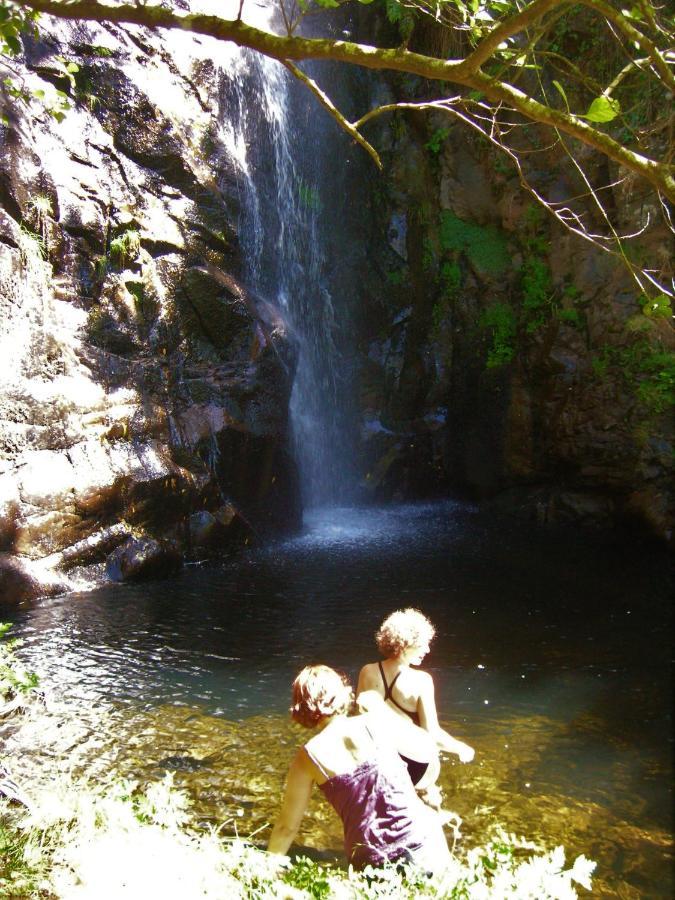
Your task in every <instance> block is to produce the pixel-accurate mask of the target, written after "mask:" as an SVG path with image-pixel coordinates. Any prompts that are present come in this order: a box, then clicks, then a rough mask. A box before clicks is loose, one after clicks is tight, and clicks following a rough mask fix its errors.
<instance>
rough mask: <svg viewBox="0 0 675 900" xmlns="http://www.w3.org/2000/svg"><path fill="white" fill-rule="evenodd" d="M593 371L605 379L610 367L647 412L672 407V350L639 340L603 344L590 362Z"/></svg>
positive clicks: (674, 400)
mask: <svg viewBox="0 0 675 900" xmlns="http://www.w3.org/2000/svg"><path fill="white" fill-rule="evenodd" d="M591 366H592V369H593V373H594V374H595V375H596V376H597V377H598V378H605V377H606V376H607V374H608V372H609V371H610V369H615V370H616V371H617V374H618V375H619V376H620V377H621V378H622V379H623V380H624V382H625V383H626V384H627V385H628V386H629V387H630V388H631V389H632V390H633V391H634V393H635V395H636V396H637V398H638V399H639V401H640V403H641V404H642V405H643V406H644V407H645V409H646V411H647V413H648V414H649V415H658V414H660V413H664V412H667V411H668V410H669V409H670V408H671V407H672V406H675V353H674V352H673V351H672V350H666V349H664V348H661V347H655V346H653V345H652V344H650V343H649V341H647V340H645V339H642V340H639V341H636V343H634V344H632V345H631V346H629V347H603V348H602V350H601V352H600V354H599V355H598V356H596V357H594V358H593V359H592V361H591Z"/></svg>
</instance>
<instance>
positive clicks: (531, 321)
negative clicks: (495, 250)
mask: <svg viewBox="0 0 675 900" xmlns="http://www.w3.org/2000/svg"><path fill="white" fill-rule="evenodd" d="M521 286H522V310H523V314H524V318H525V329H526V331H527V332H528V333H530V334H532V332H534V331H537V330H538V329H539V328H541V327H542V325H544V324H545V323H546V321H547V320H548V318H549V316H550V313H551V310H552V304H553V286H552V284H551V270H550V269H549V267H548V265H547V264H546V262H544V260H543V259H541V258H540V257H539V256H534V255H532V256H528V257H526V259H525V261H524V263H523V267H522V278H521Z"/></svg>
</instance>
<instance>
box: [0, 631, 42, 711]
mask: <svg viewBox="0 0 675 900" xmlns="http://www.w3.org/2000/svg"><path fill="white" fill-rule="evenodd" d="M11 628H12V625H11V623H10V622H0V641H2V643H0V699H1V700H5V701H6V700H9V699H11V698H12V697H13V696H15V695H16V694H17V693H24V694H25V693H27V692H29V691H32V690H34V689H35V688H36V687H37V685H38V677H37V675H35V673H34V672H27V671H26V670H25V669H24V667H23V666H22V665H21V663H20V662H19V660H18V659H17V657H16V654H15V652H14V651H15V650H16V649H17V647H20V646H21V642H20V641H19V640H17V639H16V638H15V639H11V640H6V638H7V634H8V632H9V631H10V630H11Z"/></svg>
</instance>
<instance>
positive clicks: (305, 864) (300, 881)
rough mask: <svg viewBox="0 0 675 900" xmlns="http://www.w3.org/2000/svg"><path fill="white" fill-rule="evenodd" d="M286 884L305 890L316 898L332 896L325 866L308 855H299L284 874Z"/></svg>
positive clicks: (317, 899) (319, 899) (318, 899)
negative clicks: (313, 860)
mask: <svg viewBox="0 0 675 900" xmlns="http://www.w3.org/2000/svg"><path fill="white" fill-rule="evenodd" d="M284 881H285V882H286V884H290V885H291V886H292V887H294V888H296V889H297V890H299V891H305V893H307V894H308V895H309V896H310V897H314V898H315V900H323V898H324V897H330V896H331V883H330V880H329V878H328V873H327V870H326V867H325V866H321V865H319V864H318V863H315V862H312V860H311V859H308V858H307V857H306V856H299V857H298V858H297V859H296V860H295V861H294V864H293V868H291V869H289V871H288V872H286V874H285V875H284Z"/></svg>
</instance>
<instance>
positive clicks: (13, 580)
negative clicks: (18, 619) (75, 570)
mask: <svg viewBox="0 0 675 900" xmlns="http://www.w3.org/2000/svg"><path fill="white" fill-rule="evenodd" d="M70 588H71V586H70V584H69V582H68V581H67V580H66V579H65V578H64V577H63V576H60V575H58V574H55V573H53V572H50V571H49V570H48V569H46V568H45V567H43V566H40V565H36V564H35V563H34V562H33V561H32V560H29V559H23V558H21V557H18V556H15V555H13V554H9V553H0V600H2V601H3V602H6V603H19V602H21V601H22V600H35V599H36V598H37V597H51V596H54V595H56V594H63V593H65V592H66V591H68V590H70Z"/></svg>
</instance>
